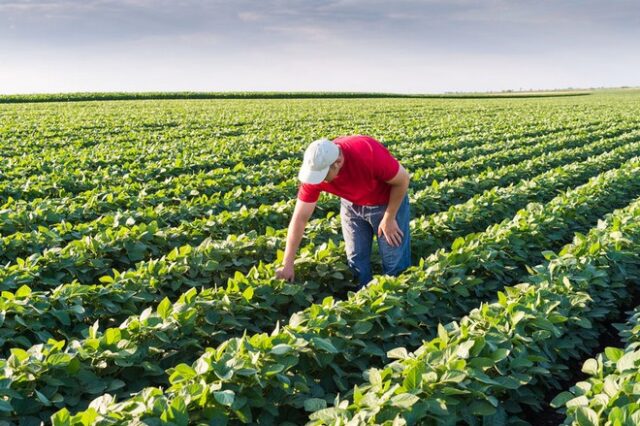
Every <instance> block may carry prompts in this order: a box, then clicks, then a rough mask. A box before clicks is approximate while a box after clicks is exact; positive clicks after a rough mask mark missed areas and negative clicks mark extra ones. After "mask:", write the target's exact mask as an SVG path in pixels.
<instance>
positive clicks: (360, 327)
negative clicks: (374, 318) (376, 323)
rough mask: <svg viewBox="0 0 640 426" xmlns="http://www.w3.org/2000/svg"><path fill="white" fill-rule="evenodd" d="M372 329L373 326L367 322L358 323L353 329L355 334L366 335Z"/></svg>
mask: <svg viewBox="0 0 640 426" xmlns="http://www.w3.org/2000/svg"><path fill="white" fill-rule="evenodd" d="M372 328H373V324H372V323H371V322H369V321H358V322H357V323H356V325H355V326H354V327H353V332H354V333H355V334H367V333H368V332H369V331H370V330H371V329H372Z"/></svg>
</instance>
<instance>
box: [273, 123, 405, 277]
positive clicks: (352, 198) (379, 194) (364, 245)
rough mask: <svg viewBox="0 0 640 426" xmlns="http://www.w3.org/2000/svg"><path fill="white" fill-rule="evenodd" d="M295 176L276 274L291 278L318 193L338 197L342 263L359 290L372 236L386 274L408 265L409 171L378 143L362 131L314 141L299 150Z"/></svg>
mask: <svg viewBox="0 0 640 426" xmlns="http://www.w3.org/2000/svg"><path fill="white" fill-rule="evenodd" d="M298 178H299V179H300V181H301V182H302V183H301V185H300V188H299V190H298V199H297V201H296V206H295V209H294V211H293V216H292V217H291V222H290V223H289V229H288V233H287V244H286V247H285V251H284V264H283V267H282V268H280V269H278V270H277V271H276V276H277V277H278V278H282V279H285V280H288V281H293V280H294V277H295V271H294V266H293V263H294V260H295V257H296V252H297V250H298V247H299V246H300V241H301V240H302V236H303V235H304V228H305V226H306V224H307V222H308V221H309V218H310V217H311V214H312V213H313V210H314V209H315V207H316V202H317V201H318V197H319V196H320V193H321V192H322V191H326V192H330V193H332V194H335V195H337V196H339V197H340V198H341V206H340V216H341V219H342V235H343V237H344V241H345V246H346V251H347V263H348V264H349V268H351V270H352V272H353V273H354V275H355V277H356V278H357V280H358V288H362V287H363V286H364V285H365V284H367V283H368V282H369V281H371V279H372V274H371V247H372V242H373V236H374V235H377V236H378V247H379V249H380V255H381V257H382V271H383V272H384V273H385V274H388V275H397V274H399V273H400V272H402V271H403V270H405V269H406V268H407V267H409V265H410V263H411V248H410V235H409V197H408V196H407V188H408V187H409V174H408V173H407V171H406V170H405V169H404V168H403V167H402V166H401V165H400V163H398V161H397V160H396V159H395V158H394V157H393V156H392V155H391V154H390V153H389V151H388V150H387V148H385V147H384V146H383V145H382V144H381V143H380V142H378V141H377V140H375V139H373V138H372V137H369V136H363V135H355V136H343V137H340V138H337V139H335V140H334V141H333V142H332V141H330V140H328V139H320V140H317V141H314V142H312V143H311V144H310V145H309V147H308V148H307V150H306V151H305V153H304V161H303V164H302V167H301V168H300V173H299V174H298Z"/></svg>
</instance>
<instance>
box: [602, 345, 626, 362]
mask: <svg viewBox="0 0 640 426" xmlns="http://www.w3.org/2000/svg"><path fill="white" fill-rule="evenodd" d="M604 353H605V355H606V356H607V359H608V360H610V361H613V362H616V361H618V360H619V359H620V358H622V356H623V355H624V351H623V350H622V349H618V348H612V347H608V348H605V349H604Z"/></svg>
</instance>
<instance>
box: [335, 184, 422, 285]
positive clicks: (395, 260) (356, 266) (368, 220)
mask: <svg viewBox="0 0 640 426" xmlns="http://www.w3.org/2000/svg"><path fill="white" fill-rule="evenodd" d="M386 209H387V205H386V204H384V205H378V206H359V205H356V204H353V203H351V202H350V201H347V200H345V199H344V198H343V199H342V201H341V205H340V217H341V220H342V235H343V237H344V242H345V246H346V249H347V264H348V265H349V268H351V271H352V272H353V274H354V275H355V277H356V279H357V280H358V289H360V288H362V287H363V286H364V285H365V284H367V283H368V282H369V281H371V279H372V278H373V275H372V273H371V248H372V246H373V237H374V236H376V237H377V235H378V226H379V225H380V221H381V220H382V217H383V216H384V212H385V211H386ZM409 219H410V214H409V197H408V196H407V195H405V197H404V200H402V203H401V204H400V208H399V209H398V212H397V213H396V221H397V222H398V226H399V227H400V230H401V231H402V233H403V234H404V236H403V237H402V244H400V246H399V247H394V246H392V245H391V244H389V243H388V242H387V239H386V237H385V236H384V235H383V236H382V237H380V238H378V248H379V250H380V257H381V258H382V272H383V273H384V274H386V275H398V274H399V273H400V272H402V271H404V270H405V269H407V268H408V267H409V266H410V265H411V236H410V235H409Z"/></svg>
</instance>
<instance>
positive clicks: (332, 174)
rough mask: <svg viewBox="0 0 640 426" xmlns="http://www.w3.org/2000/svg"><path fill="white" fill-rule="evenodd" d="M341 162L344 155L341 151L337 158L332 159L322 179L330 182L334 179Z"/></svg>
mask: <svg viewBox="0 0 640 426" xmlns="http://www.w3.org/2000/svg"><path fill="white" fill-rule="evenodd" d="M343 163H344V157H343V156H342V153H340V155H339V156H338V159H337V160H336V161H334V163H333V164H332V165H331V167H329V172H328V173H327V177H325V178H324V181H325V182H331V181H332V180H333V179H335V177H336V176H338V173H339V172H340V168H341V167H342V164H343Z"/></svg>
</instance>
